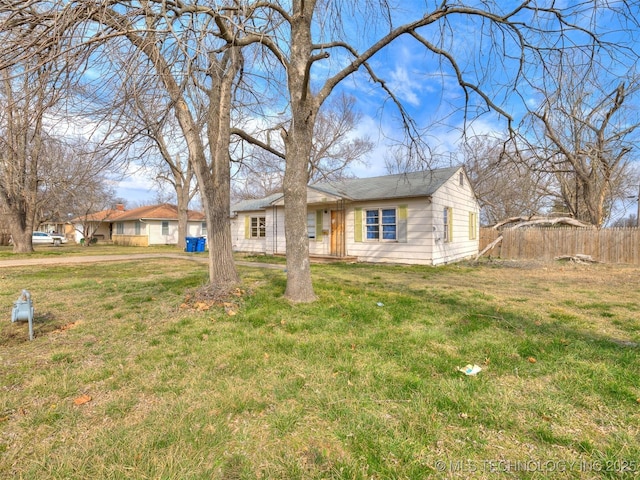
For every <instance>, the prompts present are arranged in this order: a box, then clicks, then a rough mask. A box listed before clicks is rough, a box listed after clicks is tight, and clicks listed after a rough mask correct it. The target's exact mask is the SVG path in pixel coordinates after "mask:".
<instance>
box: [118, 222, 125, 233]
mask: <svg viewBox="0 0 640 480" xmlns="http://www.w3.org/2000/svg"><path fill="white" fill-rule="evenodd" d="M116 235H124V223H123V222H118V223H116Z"/></svg>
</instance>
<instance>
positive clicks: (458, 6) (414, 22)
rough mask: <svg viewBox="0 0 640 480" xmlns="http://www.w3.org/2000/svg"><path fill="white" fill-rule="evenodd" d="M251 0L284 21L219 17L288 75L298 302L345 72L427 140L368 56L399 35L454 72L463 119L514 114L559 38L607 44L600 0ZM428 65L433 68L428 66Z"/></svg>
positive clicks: (288, 217)
mask: <svg viewBox="0 0 640 480" xmlns="http://www.w3.org/2000/svg"><path fill="white" fill-rule="evenodd" d="M252 6H253V4H249V5H248V6H247V9H246V11H247V12H248V14H249V15H254V16H257V15H258V14H260V18H263V19H270V21H272V22H273V23H274V24H277V25H278V29H277V30H274V33H273V34H269V33H265V32H263V31H259V32H258V31H255V30H250V29H249V28H245V29H244V33H245V35H244V36H243V37H242V38H237V37H236V36H235V32H236V30H235V29H234V25H233V24H232V23H231V22H228V21H225V20H224V19H221V22H220V23H221V25H222V26H221V34H222V35H223V36H224V38H225V39H226V40H227V41H228V42H233V43H234V44H236V45H249V44H252V43H257V44H260V45H262V46H263V47H264V49H265V51H267V52H269V53H270V54H271V56H270V57H269V58H270V60H271V62H272V63H270V64H269V65H270V66H271V67H273V65H274V64H276V65H279V66H280V67H281V71H280V72H279V73H277V74H274V76H273V78H274V81H276V80H278V79H280V78H282V77H285V78H286V82H287V93H288V96H287V109H288V110H289V112H290V119H291V120H290V123H289V124H288V125H286V126H283V139H284V145H285V155H286V171H285V176H284V203H285V231H286V233H285V235H286V244H287V288H286V292H285V296H286V297H287V298H288V299H290V300H292V301H295V302H309V301H313V299H314V298H315V295H314V291H313V286H312V282H311V273H310V265H309V256H308V251H309V246H308V239H307V231H306V227H307V225H306V186H307V183H308V180H309V165H308V163H309V158H311V151H312V149H313V142H312V138H313V132H314V128H315V124H316V120H317V118H318V112H319V111H320V108H321V106H322V105H323V104H324V102H325V101H326V100H327V99H328V98H329V96H330V95H331V94H332V93H333V91H334V90H335V89H336V88H337V87H338V86H339V85H340V84H342V82H343V81H344V80H345V79H346V78H348V77H350V76H352V75H354V74H356V73H357V72H360V71H362V72H363V73H366V74H367V75H368V76H369V78H370V79H371V80H372V81H373V82H374V83H376V84H377V85H378V86H379V87H380V88H381V89H382V91H383V92H384V93H386V94H387V95H388V98H389V99H390V100H391V101H392V102H393V103H394V104H395V105H396V107H397V108H398V111H399V112H400V119H401V122H402V124H403V126H404V127H405V128H406V131H407V132H408V134H409V137H410V139H411V141H412V142H419V141H420V137H419V135H418V131H417V128H416V122H415V121H414V119H413V118H412V117H411V115H410V114H409V111H408V110H407V108H406V105H405V104H404V103H403V102H402V99H401V97H400V95H399V94H398V93H397V92H394V91H393V89H392V87H391V85H390V84H389V83H387V82H386V81H385V80H384V78H383V77H382V76H381V75H379V74H378V73H376V71H375V69H374V66H373V64H372V63H371V60H372V59H373V57H374V55H376V54H377V53H379V52H380V51H381V50H383V49H384V48H386V47H387V46H389V45H390V44H392V43H393V42H396V41H397V40H398V39H400V38H401V37H410V38H411V39H412V40H414V41H415V42H416V43H415V44H416V45H419V46H420V47H421V48H422V49H423V51H424V53H425V56H429V57H430V58H431V59H433V60H435V61H436V62H439V68H440V71H441V72H442V75H443V77H446V78H447V79H452V80H453V81H454V82H455V84H456V85H457V87H458V88H460V90H461V92H462V95H463V103H464V106H463V121H464V122H466V121H467V120H471V119H472V118H473V117H474V116H475V115H477V114H478V112H480V111H487V110H491V111H493V112H496V113H497V114H498V115H501V116H502V117H504V118H506V119H507V121H508V122H511V120H512V115H511V114H510V113H509V112H508V111H507V110H506V107H505V105H506V103H507V100H510V99H513V98H515V97H518V96H525V95H526V92H527V91H528V89H529V88H530V84H531V83H532V82H534V81H535V80H536V79H537V77H538V76H539V75H541V74H542V73H543V72H544V70H545V66H546V65H547V62H548V54H549V52H553V51H558V50H562V49H563V47H562V45H570V46H571V48H572V49H573V50H575V51H580V50H585V51H593V50H594V49H595V48H596V47H598V48H601V49H603V50H604V49H605V48H606V47H607V45H605V43H604V41H603V40H602V38H600V37H599V36H598V34H597V33H596V32H597V31H598V29H600V25H599V23H598V22H599V20H600V19H599V18H598V14H599V12H601V11H602V10H601V7H602V5H601V4H600V3H599V2H598V3H596V2H581V3H579V4H577V5H573V6H566V7H561V6H558V5H557V4H556V3H555V2H545V1H539V2H531V1H523V2H517V3H516V4H515V5H513V4H509V5H508V7H507V6H504V4H503V3H501V2H481V3H469V4H466V3H465V2H459V1H458V2H449V1H446V0H445V1H439V2H433V4H431V3H430V2H427V4H425V7H424V9H420V10H416V11H415V13H414V12H407V11H404V10H403V11H400V10H399V9H398V10H395V9H394V8H393V7H391V6H390V4H389V3H387V2H379V3H376V2H362V3H360V2H355V3H354V4H350V6H349V7H347V6H346V5H343V4H342V3H340V2H331V1H318V0H293V1H291V2H277V1H263V2H258V3H256V4H255V12H251V11H250V9H251V7H252ZM608 7H609V9H607V14H608V15H609V14H611V13H619V14H621V15H623V16H624V21H626V22H630V23H633V22H635V18H637V16H636V15H635V13H637V12H636V11H635V8H636V7H635V6H630V5H628V4H626V3H624V4H619V3H616V4H613V3H611V4H608ZM411 17H413V19H411ZM355 18H364V19H366V20H365V22H366V23H367V27H368V28H362V30H359V28H358V27H362V24H358V22H357V21H355ZM585 18H590V19H592V23H591V24H585V23H584V22H582V20H583V19H585ZM578 19H579V20H578ZM608 20H609V21H610V20H611V19H610V18H608ZM585 25H587V26H585ZM251 26H252V27H253V26H254V25H251ZM354 26H355V28H354ZM463 26H464V29H463V28H462V27H463ZM469 29H471V30H473V37H467V38H463V39H462V40H463V41H467V42H468V43H467V44H465V48H459V46H458V45H457V44H456V42H455V41H454V39H457V38H460V37H459V36H458V35H457V33H458V32H462V31H463V30H464V31H469ZM364 31H366V32H367V34H366V35H363V32H364ZM454 32H455V33H456V35H454ZM350 34H352V35H351V36H350ZM620 48H621V51H623V53H624V54H628V55H630V56H635V55H636V53H635V52H634V51H633V47H630V46H628V45H622V46H621V47H620ZM331 58H335V60H333V61H331V60H330V59H331ZM320 65H323V67H325V68H324V70H323V73H322V75H314V72H315V73H317V72H319V71H320V70H319V69H320V67H319V66H320ZM425 65H428V62H425ZM469 66H471V67H469ZM427 68H428V67H427ZM424 74H425V77H426V75H427V74H428V72H424ZM509 92H513V95H510V94H509Z"/></svg>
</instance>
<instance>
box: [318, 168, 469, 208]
mask: <svg viewBox="0 0 640 480" xmlns="http://www.w3.org/2000/svg"><path fill="white" fill-rule="evenodd" d="M458 170H460V167H449V168H439V169H436V170H425V171H422V172H412V173H401V174H398V175H385V176H382V177H371V178H354V179H348V180H342V181H340V182H327V183H317V184H315V185H311V187H310V188H313V189H315V190H319V191H322V192H326V193H328V194H331V195H337V196H340V197H343V198H346V199H349V200H379V199H383V198H407V197H430V196H431V195H433V194H434V193H435V192H436V191H437V190H438V189H439V188H440V187H441V186H442V185H444V183H445V182H446V181H447V180H449V179H450V178H451V177H452V176H453V175H454V174H455V173H456V172H457V171H458Z"/></svg>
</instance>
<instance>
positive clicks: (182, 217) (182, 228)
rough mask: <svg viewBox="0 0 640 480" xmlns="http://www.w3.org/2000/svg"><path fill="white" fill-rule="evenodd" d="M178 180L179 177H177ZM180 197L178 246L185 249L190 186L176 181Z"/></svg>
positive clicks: (177, 194) (177, 192)
mask: <svg viewBox="0 0 640 480" xmlns="http://www.w3.org/2000/svg"><path fill="white" fill-rule="evenodd" d="M176 180H178V179H176ZM176 196H177V198H178V248H179V249H180V250H184V249H185V247H186V246H187V240H186V238H187V225H188V221H189V216H188V215H189V188H188V187H187V188H185V187H184V185H182V184H181V183H176Z"/></svg>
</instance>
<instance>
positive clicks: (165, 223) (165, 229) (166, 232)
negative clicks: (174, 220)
mask: <svg viewBox="0 0 640 480" xmlns="http://www.w3.org/2000/svg"><path fill="white" fill-rule="evenodd" d="M162 235H169V222H168V221H166V220H165V221H163V222H162Z"/></svg>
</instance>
